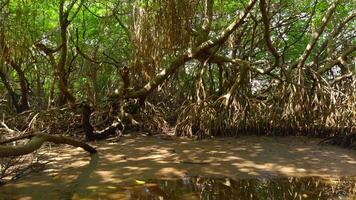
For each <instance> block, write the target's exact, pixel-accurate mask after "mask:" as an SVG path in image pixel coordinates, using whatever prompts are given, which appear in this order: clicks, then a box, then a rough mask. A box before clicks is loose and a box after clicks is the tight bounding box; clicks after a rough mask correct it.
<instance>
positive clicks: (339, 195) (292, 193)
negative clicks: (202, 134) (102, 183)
mask: <svg viewBox="0 0 356 200" xmlns="http://www.w3.org/2000/svg"><path fill="white" fill-rule="evenodd" d="M73 197H74V199H143V200H146V199H147V200H148V199H157V200H162V199H172V200H173V199H174V200H175V199H177V200H178V199H186V200H188V199H189V200H193V199H206V200H213V199H216V200H224V199H241V200H244V199H249V200H250V199H283V200H289V199H312V200H315V199H356V177H349V178H337V179H336V178H330V179H320V178H316V177H303V178H297V177H289V178H254V179H240V180H233V179H229V178H202V177H185V178H182V179H169V180H155V179H151V180H146V181H143V180H134V181H132V182H127V183H125V184H119V185H110V186H107V187H106V188H96V187H88V188H87V189H86V191H81V192H80V193H77V194H75V195H74V196H73Z"/></svg>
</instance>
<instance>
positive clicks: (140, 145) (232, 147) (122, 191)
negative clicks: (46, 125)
mask: <svg viewBox="0 0 356 200" xmlns="http://www.w3.org/2000/svg"><path fill="white" fill-rule="evenodd" d="M302 139H303V138H296V137H285V138H282V137H273V138H269V137H241V138H229V139H214V140H203V141H193V140H189V139H180V138H176V139H174V140H170V141H166V140H161V139H159V138H155V137H140V136H138V137H126V136H124V137H123V138H122V139H121V141H119V142H117V143H106V142H102V143H95V145H97V149H98V152H99V153H98V154H96V155H93V156H91V157H89V156H88V154H87V153H85V152H83V151H81V150H80V149H73V148H70V147H66V148H52V149H51V151H50V152H51V153H50V154H47V153H46V152H40V153H41V154H42V153H43V156H48V157H47V159H48V160H50V161H51V162H50V163H49V164H48V166H47V168H46V169H45V170H44V171H43V172H38V173H35V174H32V175H29V176H27V177H24V178H22V179H20V180H17V181H15V182H11V183H9V184H7V185H4V186H2V187H0V200H2V199H21V198H28V199H130V198H131V199H162V197H165V198H163V199H200V198H202V199H234V198H235V197H236V195H240V196H241V195H245V194H246V195H247V194H248V195H249V196H242V197H241V198H237V197H236V198H235V199H268V198H264V196H258V195H267V196H268V195H277V196H275V198H272V199H317V198H315V197H317V196H315V195H316V194H317V195H321V197H323V198H321V197H320V199H328V198H327V195H329V196H330V197H333V198H334V197H335V198H336V197H337V196H338V195H341V196H342V195H344V196H349V197H350V195H354V194H355V176H356V165H355V162H356V155H355V152H354V151H349V150H346V149H341V148H337V147H331V146H318V145H316V144H317V142H318V140H313V139H308V141H307V142H303V141H302ZM342 176H344V177H349V178H343V179H342V180H341V181H339V180H338V179H335V178H334V179H330V178H328V177H342ZM196 177H206V178H196ZM212 177H214V178H212ZM222 177H229V178H230V179H226V178H222ZM271 177H272V178H271ZM281 177H295V178H281ZM298 177H299V178H298ZM303 177H309V178H303ZM311 177H315V178H311ZM316 177H319V178H316ZM350 177H353V178H350ZM278 191H279V192H278ZM346 194H347V195H346ZM167 195H168V196H167ZM169 195H171V196H169ZM204 195H205V196H204ZM216 195H217V196H216ZM229 195H230V196H229ZM251 195H252V196H251ZM278 195H285V196H278ZM288 195H289V196H288ZM293 195H294V196H293ZM295 195H297V196H295ZM313 195H314V196H313ZM323 195H324V196H323ZM335 195H336V196H335ZM168 197H169V198H168ZM255 197H256V198H255ZM282 197H283V198H282ZM292 197H293V198H292ZM324 197H325V198H324ZM345 198H346V197H345ZM345 198H344V199H345ZM350 198H351V197H350ZM350 198H349V199H350ZM351 199H353V198H351ZM354 199H355V198H354Z"/></svg>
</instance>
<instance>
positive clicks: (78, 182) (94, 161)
mask: <svg viewBox="0 0 356 200" xmlns="http://www.w3.org/2000/svg"><path fill="white" fill-rule="evenodd" d="M90 157H91V159H90V162H89V163H88V165H86V166H84V168H83V169H82V170H81V173H80V175H79V176H78V177H77V178H76V179H75V180H73V181H72V182H71V183H70V184H69V185H68V187H66V190H65V192H63V194H62V195H61V199H72V198H73V195H74V194H75V193H76V192H78V189H79V188H80V187H83V186H84V185H85V184H86V183H87V181H88V179H89V177H90V175H91V174H92V173H93V171H94V170H95V168H96V166H97V165H98V160H99V155H98V154H97V153H96V154H92V155H91V156H90Z"/></svg>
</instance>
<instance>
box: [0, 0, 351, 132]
mask: <svg viewBox="0 0 356 200" xmlns="http://www.w3.org/2000/svg"><path fill="white" fill-rule="evenodd" d="M354 10H355V3H354V2H353V1H351V0H333V1H325V0H302V1H297V0H287V1H279V0H278V1H277V0H270V1H267V0H250V1H249V2H248V1H246V0H240V1H236V0H225V1H222V0H215V1H214V0H103V1H99V0H97V1H86V0H53V1H52V0H51V1H49V0H31V1H29V0H25V1H16V0H2V1H1V2H0V77H1V82H0V114H2V115H3V114H5V115H10V114H13V113H15V112H17V113H21V112H23V111H26V110H37V111H41V110H46V109H49V108H53V107H58V106H62V105H65V104H68V105H70V106H74V107H75V106H76V105H77V104H78V102H82V101H86V102H90V104H91V105H92V107H94V108H95V109H96V110H105V109H106V108H109V107H111V111H110V112H111V114H112V115H115V116H117V118H118V119H119V120H120V121H122V122H124V123H125V124H131V125H132V124H134V125H135V124H141V125H140V127H141V128H145V129H155V130H161V129H162V126H166V123H165V121H172V122H175V123H176V134H177V135H187V136H199V137H200V136H207V135H210V136H218V135H219V136H222V135H235V134H237V133H246V132H251V133H261V134H270V133H273V134H313V135H314V134H316V135H320V134H327V135H333V134H335V133H341V134H350V133H354V132H355V128H356V99H355V98H356V94H355V91H356V90H355V87H356V80H355V72H356V70H355V50H356V44H355V36H356V32H355V30H356V29H355V16H356V13H355V12H354Z"/></svg>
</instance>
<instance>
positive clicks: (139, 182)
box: [135, 180, 146, 185]
mask: <svg viewBox="0 0 356 200" xmlns="http://www.w3.org/2000/svg"><path fill="white" fill-rule="evenodd" d="M135 182H136V183H137V184H140V185H143V184H145V183H146V182H145V181H140V180H135Z"/></svg>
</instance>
